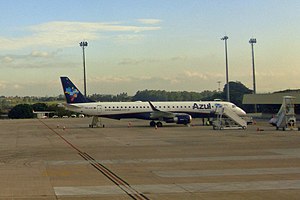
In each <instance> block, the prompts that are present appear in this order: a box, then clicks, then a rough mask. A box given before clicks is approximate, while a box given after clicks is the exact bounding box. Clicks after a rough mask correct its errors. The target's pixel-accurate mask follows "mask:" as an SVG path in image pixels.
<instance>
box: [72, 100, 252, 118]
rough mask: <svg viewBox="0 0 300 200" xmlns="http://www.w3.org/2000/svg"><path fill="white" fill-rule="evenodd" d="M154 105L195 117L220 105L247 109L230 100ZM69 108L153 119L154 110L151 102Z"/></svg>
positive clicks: (119, 116)
mask: <svg viewBox="0 0 300 200" xmlns="http://www.w3.org/2000/svg"><path fill="white" fill-rule="evenodd" d="M151 103H152V104H153V106H154V107H155V108H156V109H158V110H160V111H165V112H172V113H186V114H189V115H191V116H192V117H193V118H198V117H199V118H200V117H209V116H210V115H212V114H213V113H214V111H215V109H216V107H218V106H226V107H229V108H230V109H232V110H233V111H234V112H235V113H236V114H237V115H239V116H243V115H245V114H246V113H245V111H243V110H242V109H241V108H239V107H237V106H235V105H234V104H232V103H229V102H222V101H177V102H176V101H172V102H168V101H166V102H151ZM67 109H69V110H72V111H74V112H77V113H83V114H87V115H92V116H101V117H108V118H114V119H121V118H138V119H147V120H148V119H152V118H151V117H150V113H152V112H153V109H152V108H151V106H150V104H149V102H142V101H136V102H92V103H78V104H68V105H67Z"/></svg>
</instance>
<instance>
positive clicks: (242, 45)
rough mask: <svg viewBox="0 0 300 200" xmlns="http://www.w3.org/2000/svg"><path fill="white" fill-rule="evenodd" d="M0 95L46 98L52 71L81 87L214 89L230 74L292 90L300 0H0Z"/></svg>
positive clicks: (265, 88) (55, 89) (54, 89)
mask: <svg viewBox="0 0 300 200" xmlns="http://www.w3.org/2000/svg"><path fill="white" fill-rule="evenodd" d="M0 3H1V13H0V19H1V20H0V25H1V27H2V28H1V29H0V43H1V46H0V70H1V73H0V95H5V96H15V95H18V96H31V95H36V96H46V95H47V96H53V95H58V94H61V93H62V89H61V86H60V82H59V77H60V76H62V75H66V76H69V77H70V78H71V79H72V80H73V81H74V82H75V83H76V84H77V85H78V86H79V88H83V86H82V85H83V84H82V82H83V69H82V50H81V48H80V47H79V45H78V43H79V42H80V41H82V40H86V41H88V43H89V46H88V47H87V49H86V66H87V78H88V85H87V87H88V89H87V93H88V94H93V93H104V94H117V93H120V92H127V93H128V94H130V95H133V94H135V92H136V91H138V90H144V89H161V90H172V91H174V90H175V91H178V90H186V91H198V92H201V91H203V90H216V89H217V88H218V83H217V82H218V81H221V84H222V85H223V84H224V83H225V62H224V60H225V59H224V42H223V41H221V40H220V38H221V37H223V36H224V35H225V34H226V35H228V37H229V40H228V56H229V79H230V80H231V81H241V82H242V83H244V84H245V85H246V86H247V87H249V88H252V65H251V48H250V45H249V43H248V41H249V39H250V38H251V37H255V38H256V39H257V44H256V45H255V64H256V80H257V83H256V85H257V92H261V93H262V92H272V91H276V90H282V89H294V88H300V81H299V78H298V77H299V74H300V73H299V72H300V69H299V64H300V58H299V56H298V54H299V52H300V26H299V20H300V12H299V10H300V3H299V1H296V0H295V1H292V0H286V1H281V0H280V1H279V0H263V1H259V0H253V1H238V0H231V1H230V0H227V1H223V0H187V1H183V0H151V1H143V0H113V1H111V0H110V1H108V0H105V1H104V0H95V1H92V0H89V1H80V0H60V1H58V0H52V1H47V0H39V1H38V0H31V1H30V0H26V1H21V0H12V1H4V0H0Z"/></svg>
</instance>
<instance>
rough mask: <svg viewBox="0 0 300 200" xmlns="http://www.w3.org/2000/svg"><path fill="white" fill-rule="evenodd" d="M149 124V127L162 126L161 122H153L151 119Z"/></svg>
mask: <svg viewBox="0 0 300 200" xmlns="http://www.w3.org/2000/svg"><path fill="white" fill-rule="evenodd" d="M150 126H151V127H155V126H156V127H162V123H161V122H155V121H151V122H150Z"/></svg>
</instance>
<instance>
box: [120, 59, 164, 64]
mask: <svg viewBox="0 0 300 200" xmlns="http://www.w3.org/2000/svg"><path fill="white" fill-rule="evenodd" d="M155 62H160V60H158V59H151V58H149V59H131V58H124V59H122V60H121V61H120V62H119V63H118V64H119V65H140V64H148V63H155Z"/></svg>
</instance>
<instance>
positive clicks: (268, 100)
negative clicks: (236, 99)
mask: <svg viewBox="0 0 300 200" xmlns="http://www.w3.org/2000/svg"><path fill="white" fill-rule="evenodd" d="M284 96H293V97H295V98H296V99H295V104H300V92H282V93H272V94H245V95H244V97H243V104H282V101H283V97H284Z"/></svg>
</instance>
